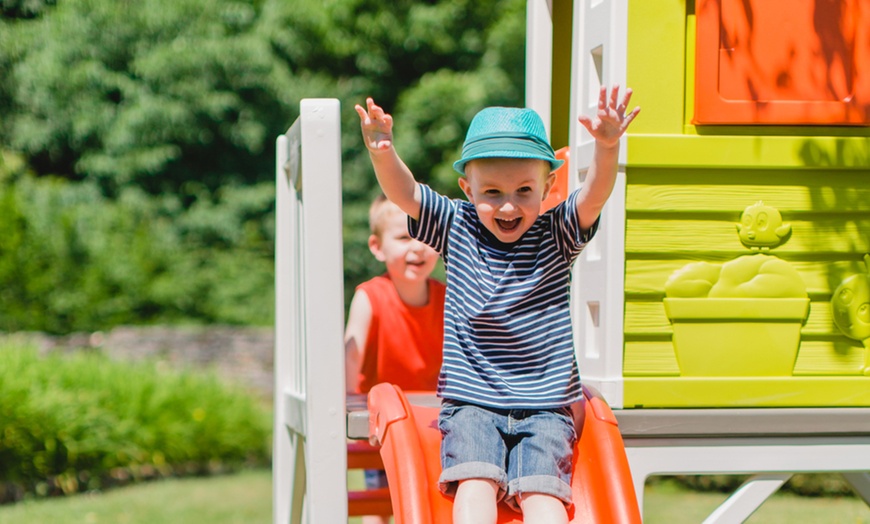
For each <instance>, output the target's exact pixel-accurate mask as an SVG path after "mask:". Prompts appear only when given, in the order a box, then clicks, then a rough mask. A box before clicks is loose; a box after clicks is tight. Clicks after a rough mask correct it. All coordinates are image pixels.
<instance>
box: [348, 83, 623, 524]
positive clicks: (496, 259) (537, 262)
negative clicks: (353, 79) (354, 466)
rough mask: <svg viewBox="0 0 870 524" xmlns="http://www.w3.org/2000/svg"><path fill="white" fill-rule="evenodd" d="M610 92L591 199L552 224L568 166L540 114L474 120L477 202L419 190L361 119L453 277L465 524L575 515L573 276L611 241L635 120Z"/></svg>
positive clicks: (374, 121) (568, 204)
mask: <svg viewBox="0 0 870 524" xmlns="http://www.w3.org/2000/svg"><path fill="white" fill-rule="evenodd" d="M630 99H631V90H630V89H627V90H626V91H625V94H624V96H623V97H622V100H620V99H619V88H618V86H614V88H613V89H612V90H611V92H610V94H609V95H608V93H607V89H606V87H602V88H601V92H600V95H599V100H598V111H597V113H596V115H595V116H594V117H592V118H590V117H587V116H582V117H580V119H579V120H580V123H581V124H582V125H583V126H584V127H585V128H586V129H587V130H588V131H589V133H590V134H591V135H592V136H593V137H594V138H595V152H594V156H593V162H592V165H591V166H590V167H589V170H588V172H587V175H586V180H585V182H584V184H583V186H582V187H581V188H579V189H578V190H576V191H574V192H573V193H572V194H571V195H569V197H568V198H567V200H566V201H565V202H562V203H561V204H559V205H557V206H556V207H554V208H553V209H551V210H549V211H547V212H545V213H543V214H541V213H540V208H541V202H542V201H543V200H544V199H545V198H546V197H547V194H548V193H549V191H550V188H551V187H552V184H553V181H554V174H553V172H554V171H555V170H556V169H557V168H558V167H559V166H560V165H561V164H562V161H560V160H557V159H556V157H555V154H554V152H553V149H552V147H550V144H549V142H548V140H547V136H546V131H545V129H544V125H543V122H542V121H541V119H540V117H539V116H538V115H537V113H535V112H534V111H532V110H530V109H519V108H507V107H489V108H486V109H483V110H482V111H480V112H479V113H478V114H477V115H476V116H475V117H474V119H473V120H472V122H471V125H470V126H469V129H468V133H467V135H466V138H465V144H464V145H463V148H462V158H461V159H460V160H458V161H457V162H456V163H455V164H454V168H455V169H456V170H457V171H458V172H459V173H460V175H461V176H460V178H459V186H460V187H461V188H462V191H463V192H464V193H465V195H466V197H467V198H468V201H467V202H465V201H460V200H451V199H449V198H447V197H445V196H443V195H439V194H438V193H436V192H434V191H433V190H432V189H431V188H429V187H428V186H426V185H423V184H419V183H418V182H417V181H416V180H415V179H414V176H413V174H412V173H411V172H410V170H409V169H408V167H407V166H406V165H405V164H404V162H402V160H401V158H399V156H398V154H397V153H396V150H395V149H394V148H393V136H392V129H393V121H392V117H391V116H390V115H389V114H387V113H385V112H384V110H383V109H382V108H380V107H378V106H377V105H375V103H374V101H373V100H372V99H371V98H369V99H367V100H366V106H367V107H366V108H363V107H362V106H359V105H357V106H356V111H357V113H358V114H359V117H360V123H361V127H362V134H363V139H364V141H365V144H366V147H367V148H368V151H369V155H370V157H371V160H372V164H373V166H374V169H375V174H376V176H377V179H378V183H379V184H380V186H381V189H383V192H384V193H385V194H386V195H387V197H388V198H389V199H390V200H392V201H393V202H394V203H396V204H397V205H398V206H399V207H400V208H401V209H402V210H403V211H405V213H407V214H408V216H409V220H408V228H409V231H410V233H411V235H412V236H413V237H414V238H417V239H419V240H421V241H423V242H425V243H427V244H429V245H430V246H432V247H433V248H434V249H435V250H436V251H438V252H439V254H440V255H441V257H442V258H443V260H444V263H445V267H446V269H447V294H446V298H445V307H444V358H443V364H442V367H441V374H440V377H439V381H438V395H439V396H440V397H441V399H442V404H441V413H440V415H439V418H438V427H439V429H440V430H441V434H442V444H441V465H442V473H441V477H440V479H439V487H440V489H441V491H443V492H444V493H446V494H448V495H452V496H455V501H454V510H453V512H454V522H456V523H475V524H481V523H494V522H496V517H497V510H496V506H497V503H498V501H499V500H502V499H504V501H505V502H506V503H507V504H508V505H509V506H510V507H512V508H513V509H515V510H517V511H521V512H522V513H523V518H524V520H525V521H526V522H535V523H550V522H553V523H563V522H567V521H568V515H567V510H566V507H567V506H568V505H570V504H571V486H570V482H571V462H572V451H573V445H574V442H575V440H576V439H577V435H576V434H575V431H574V422H573V417H572V414H571V409H570V406H571V404H572V403H574V402H576V401H577V400H579V399H580V398H582V390H581V387H580V375H579V371H578V368H577V361H576V358H575V353H574V346H573V335H572V331H571V311H570V300H569V284H570V278H571V265H572V263H573V262H574V260H575V259H576V258H577V256H578V255H579V254H580V251H581V250H582V249H583V248H584V247H585V245H586V244H587V243H588V242H589V241H590V240H591V238H592V236H593V235H594V234H595V231H596V230H597V228H598V219H599V214H600V213H601V209H602V208H603V207H604V203H605V202H606V201H607V199H608V198H609V197H610V193H611V192H612V191H613V186H614V183H615V180H616V171H617V163H618V153H619V139H620V137H621V136H622V135H623V134H624V133H625V130H626V129H627V128H628V125H629V124H630V123H631V121H632V120H634V118H635V117H636V116H637V114H638V112H639V111H640V108H635V109H634V110H632V111H631V112H628V113H626V108H627V106H628V103H629V101H630Z"/></svg>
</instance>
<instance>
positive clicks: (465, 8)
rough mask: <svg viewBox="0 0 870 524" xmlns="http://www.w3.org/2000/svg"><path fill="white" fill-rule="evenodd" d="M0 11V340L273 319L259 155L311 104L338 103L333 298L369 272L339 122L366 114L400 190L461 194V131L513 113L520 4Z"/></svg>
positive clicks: (352, 125) (269, 155)
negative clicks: (405, 169)
mask: <svg viewBox="0 0 870 524" xmlns="http://www.w3.org/2000/svg"><path fill="white" fill-rule="evenodd" d="M0 2H2V4H0V5H2V6H3V9H4V10H3V13H2V16H0V71H3V72H4V73H3V74H2V75H0V147H2V149H4V150H10V151H12V152H14V153H15V155H17V156H20V157H21V158H22V159H23V160H24V162H25V164H26V169H24V170H19V169H16V172H15V173H14V176H10V175H8V174H4V172H5V171H7V170H8V168H4V167H3V166H0V182H3V181H6V182H8V185H7V187H5V188H3V189H2V191H4V195H5V196H3V197H2V198H0V202H3V203H2V204H0V206H3V209H2V210H0V211H3V213H4V214H3V215H2V216H3V217H4V222H6V223H4V224H3V225H2V226H0V228H3V229H4V231H5V232H7V233H9V234H10V235H12V236H11V237H10V238H7V239H3V240H0V286H5V285H6V284H7V283H9V282H10V281H12V279H17V280H16V281H15V282H14V284H13V285H12V287H11V289H9V290H2V291H0V294H2V295H3V297H4V298H10V297H11V298H10V299H14V301H13V302H8V303H7V302H3V304H4V307H3V310H2V311H0V329H24V328H27V329H48V330H51V331H56V332H59V331H65V330H69V329H93V328H94V327H99V328H105V327H109V326H110V325H114V324H116V323H137V324H141V323H152V322H162V321H167V320H168V321H194V322H211V321H220V322H231V323H261V322H265V321H268V320H270V317H271V308H272V305H271V301H272V298H271V297H272V280H271V275H272V273H273V271H274V270H273V263H272V257H271V255H270V254H268V253H271V251H272V248H273V245H272V236H273V235H272V231H271V229H272V226H271V221H272V214H271V210H270V209H271V208H268V209H267V206H265V203H264V202H263V201H262V200H261V197H264V196H265V195H266V194H267V193H268V191H267V189H265V186H267V185H272V184H273V182H272V179H273V172H274V145H273V144H274V140H275V137H276V136H277V135H278V134H279V133H282V132H284V131H285V130H286V129H287V127H288V126H289V125H290V124H291V123H292V122H293V120H294V119H295V118H296V117H297V116H298V107H299V102H300V100H301V99H303V98H314V97H334V98H338V99H339V100H340V101H341V103H342V150H343V153H342V165H343V194H342V199H343V206H344V207H343V209H344V217H345V219H344V241H345V295H346V301H348V302H349V300H350V297H351V295H352V293H353V288H354V286H356V284H358V283H359V282H361V281H363V280H365V279H367V278H370V277H371V276H373V275H374V274H377V273H379V272H381V271H382V270H383V267H382V266H381V265H380V264H379V263H377V262H376V261H375V260H374V259H373V258H372V257H371V255H370V254H369V252H368V248H367V243H366V240H367V237H368V224H367V209H368V205H369V203H370V202H371V200H372V199H373V198H374V196H375V195H376V194H377V193H378V191H379V190H378V187H377V184H376V181H375V178H374V174H373V172H372V168H371V164H370V161H369V158H368V155H367V153H366V151H365V148H364V146H363V145H362V142H361V139H360V133H359V120H358V117H357V115H356V113H355V112H354V111H353V105H354V104H356V103H363V102H364V100H365V97H366V96H373V97H374V98H375V99H376V100H377V101H378V103H380V104H381V105H383V106H384V107H385V108H386V109H387V110H388V111H390V112H391V113H392V114H393V116H394V117H395V121H396V144H397V148H398V149H399V152H400V153H401V154H402V156H403V158H404V159H405V160H406V162H407V163H408V165H409V166H410V167H411V168H412V170H413V171H414V173H415V175H416V176H417V178H418V179H419V180H421V181H423V182H425V183H429V184H431V185H433V186H434V187H435V188H436V189H438V190H440V191H442V192H446V193H448V194H451V195H453V196H457V197H458V196H460V194H459V191H458V188H457V184H456V174H455V173H454V172H453V170H452V167H451V165H452V163H453V161H454V160H455V158H456V157H457V155H458V151H459V149H460V147H461V143H462V141H463V139H464V133H465V129H466V127H467V125H468V123H469V122H470V120H471V118H472V116H473V115H474V113H476V112H477V110H479V109H480V108H482V107H484V106H486V105H496V104H498V105H522V103H523V77H524V69H523V64H524V60H525V58H524V39H525V33H524V29H525V2H524V1H522V0H477V1H475V0H449V1H441V2H431V1H426V2H421V1H417V0H398V1H396V2H389V3H384V2H374V1H372V0H326V1H324V2H309V1H303V0H290V1H287V0H142V1H139V2H116V1H112V0H80V1H76V2H57V3H56V2H54V1H53V0H0ZM23 171H27V172H31V173H33V174H34V175H35V176H36V177H38V178H45V179H49V178H62V179H65V180H67V181H71V182H74V183H76V184H81V186H82V187H81V188H80V189H76V188H74V187H73V186H65V185H63V184H61V183H60V182H43V181H40V182H39V183H35V182H32V181H28V180H21V181H18V179H20V178H21V173H22V172H23ZM18 185H21V186H22V187H21V188H18V187H17V186H18ZM34 186H38V187H37V188H35V189H34V188H33V187H34ZM49 187H54V189H52V190H49V189H48V188H49ZM9 191H12V195H11V196H10V194H9V193H8V192H9ZM46 192H53V193H52V194H54V195H55V196H54V197H52V198H54V199H55V200H51V199H50V198H48V197H40V198H39V199H37V198H35V195H36V194H43V193H46ZM22 194H26V195H30V196H33V197H34V199H31V200H28V199H26V198H25V199H24V200H21V199H20V196H21V195H22ZM59 195H66V196H63V197H61V196H59ZM72 195H78V196H72ZM58 199H59V200H58ZM64 199H68V200H69V201H68V202H66V203H65V204H64V205H61V203H62V202H61V200H64ZM31 206H35V208H34V209H30V207H31ZM46 206H48V207H52V206H59V207H57V208H56V209H55V208H52V209H47V208H46ZM244 206H248V207H244ZM7 212H8V213H9V214H6V213H7ZM125 215H129V216H125ZM6 217H9V218H8V219H6ZM40 217H41V218H40ZM91 235H93V236H94V237H95V238H86V237H89V236H91ZM13 245H14V246H15V247H16V249H18V250H21V253H20V254H14V253H11V252H10V251H9V250H10V249H11V246H13ZM267 254H268V255H267ZM14 264H23V265H24V266H23V267H17V268H16V267H13V265H14ZM116 266H117V267H116ZM100 272H103V274H100ZM7 304H8V306H7ZM12 310H15V311H12ZM30 318H34V319H38V320H27V319H30ZM102 323H105V324H106V325H101V324H102Z"/></svg>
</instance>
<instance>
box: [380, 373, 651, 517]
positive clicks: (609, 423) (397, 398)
mask: <svg viewBox="0 0 870 524" xmlns="http://www.w3.org/2000/svg"><path fill="white" fill-rule="evenodd" d="M583 392H584V396H585V399H584V401H582V402H580V403H578V404H577V405H576V406H575V422H576V424H577V428H578V434H579V439H578V441H577V444H576V445H575V447H574V474H573V476H572V478H571V489H572V495H573V500H574V505H573V506H572V507H571V509H570V510H569V514H568V518H569V519H570V521H571V522H572V523H581V522H583V523H599V522H600V523H611V522H614V523H616V522H618V523H620V524H640V522H641V515H640V510H639V509H638V505H637V497H636V495H635V492H634V485H633V483H632V478H631V471H630V470H629V465H628V458H627V457H626V455H625V447H624V445H623V442H622V435H621V434H620V433H619V427H618V425H617V421H616V417H615V416H614V415H613V412H612V411H611V410H610V408H609V407H608V406H607V403H606V402H605V401H604V399H603V398H601V397H600V396H598V395H597V394H596V393H595V392H594V391H592V390H591V389H590V388H587V387H584V388H583ZM368 407H369V432H370V434H371V435H373V436H374V437H375V438H376V439H377V440H378V441H379V442H380V443H381V448H380V449H381V457H382V459H383V461H384V466H385V469H386V471H387V478H388V479H389V485H390V496H391V499H392V503H393V510H394V515H395V518H396V524H450V523H451V522H452V521H453V500H452V499H450V498H447V497H445V496H444V495H442V494H441V492H440V491H439V490H438V476H439V475H440V474H441V458H440V446H441V433H440V431H439V430H438V426H437V418H438V407H431V406H424V405H415V404H411V403H410V402H409V401H408V398H407V397H406V396H405V394H404V392H403V391H402V390H401V389H400V388H399V387H397V386H394V385H393V384H387V383H382V384H378V385H376V386H375V387H373V388H372V390H371V391H370V392H369V396H368ZM521 522H522V516H521V515H520V514H519V513H515V512H513V511H511V510H510V509H508V508H507V507H506V506H505V505H504V504H500V505H499V508H498V523H499V524H519V523H521Z"/></svg>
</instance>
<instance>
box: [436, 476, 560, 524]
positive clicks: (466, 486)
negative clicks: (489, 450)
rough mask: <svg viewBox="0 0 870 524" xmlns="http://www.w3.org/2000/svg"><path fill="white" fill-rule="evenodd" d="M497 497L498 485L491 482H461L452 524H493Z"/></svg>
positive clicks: (454, 506) (484, 480)
mask: <svg viewBox="0 0 870 524" xmlns="http://www.w3.org/2000/svg"><path fill="white" fill-rule="evenodd" d="M497 495H498V485H496V483H495V482H493V481H491V480H487V479H468V480H463V481H461V482H460V483H459V487H458V488H456V498H454V499H453V524H495V521H496V518H497V517H498V510H497V509H496V496H497ZM566 522H567V521H566Z"/></svg>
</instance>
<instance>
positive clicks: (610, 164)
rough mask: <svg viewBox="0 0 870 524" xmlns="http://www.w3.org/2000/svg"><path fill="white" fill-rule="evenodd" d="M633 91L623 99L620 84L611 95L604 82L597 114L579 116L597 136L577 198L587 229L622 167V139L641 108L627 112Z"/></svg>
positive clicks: (595, 136)
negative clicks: (590, 160)
mask: <svg viewBox="0 0 870 524" xmlns="http://www.w3.org/2000/svg"><path fill="white" fill-rule="evenodd" d="M631 92H632V91H631V89H626V90H625V95H624V96H623V98H622V101H621V102H620V101H619V86H618V85H614V86H613V89H612V90H611V92H610V97H609V98H608V96H607V87H606V86H601V92H600V93H599V96H598V112H597V113H596V115H595V117H594V118H590V117H588V116H586V115H581V116H580V118H579V120H580V123H581V124H582V125H583V127H585V128H586V130H587V131H589V134H590V135H592V137H593V138H594V139H595V152H594V153H593V158H592V165H591V166H589V171H588V172H587V173H586V181H585V182H584V183H583V187H582V188H581V190H580V196H579V198H578V199H577V213H578V215H579V218H580V227H581V228H583V229H584V230H586V229H589V228H590V227H592V225H593V224H594V223H595V220H596V219H598V215H600V214H601V210H602V208H604V204H605V203H606V202H607V199H608V198H610V193H612V192H613V186H614V184H615V183H616V170H617V168H618V167H619V165H618V164H619V139H620V137H622V135H623V134H624V133H625V130H626V129H627V128H628V125H629V124H631V121H632V120H634V118H635V117H636V116H637V114H638V113H639V112H640V107H635V108H634V109H633V110H632V111H631V112H630V113H628V114H626V112H625V110H626V109H627V107H628V103H629V101H631Z"/></svg>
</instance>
